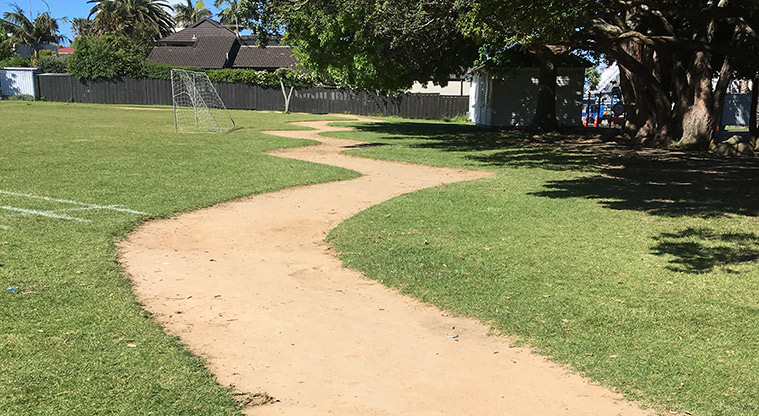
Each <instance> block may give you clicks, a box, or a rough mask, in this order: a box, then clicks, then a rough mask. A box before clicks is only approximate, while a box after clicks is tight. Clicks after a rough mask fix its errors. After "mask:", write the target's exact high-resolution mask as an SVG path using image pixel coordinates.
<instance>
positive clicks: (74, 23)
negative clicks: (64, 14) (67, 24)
mask: <svg viewBox="0 0 759 416" xmlns="http://www.w3.org/2000/svg"><path fill="white" fill-rule="evenodd" d="M93 24H94V22H93V21H92V20H90V19H88V18H82V17H75V18H73V19H71V33H72V34H73V35H74V38H75V39H76V38H77V37H78V36H81V35H90V34H92V33H93Z"/></svg>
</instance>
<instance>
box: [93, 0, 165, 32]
mask: <svg viewBox="0 0 759 416" xmlns="http://www.w3.org/2000/svg"><path fill="white" fill-rule="evenodd" d="M87 3H91V4H93V6H92V9H90V15H89V17H90V18H93V16H94V18H93V29H94V30H95V32H96V33H99V34H104V33H109V32H111V33H121V34H124V35H126V36H131V35H132V33H133V32H135V31H143V32H144V31H145V28H146V27H149V28H151V29H152V30H153V31H154V33H155V36H160V37H163V36H166V35H169V34H171V33H172V32H173V31H174V26H175V24H174V19H173V18H172V16H171V11H173V8H172V7H171V6H170V5H169V4H168V3H167V2H166V1H163V0H89V1H88V2H87Z"/></svg>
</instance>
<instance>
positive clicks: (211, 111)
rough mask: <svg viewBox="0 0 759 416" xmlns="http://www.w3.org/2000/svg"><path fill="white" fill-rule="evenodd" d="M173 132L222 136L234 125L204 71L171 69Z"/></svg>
mask: <svg viewBox="0 0 759 416" xmlns="http://www.w3.org/2000/svg"><path fill="white" fill-rule="evenodd" d="M171 94H172V101H173V105H174V131H176V132H177V133H226V132H228V131H230V130H232V129H234V128H235V122H234V120H232V116H231V115H229V111H227V107H226V106H224V102H223V101H222V100H221V97H219V93H218V92H217V91H216V88H214V87H213V84H211V80H209V79H208V75H207V74H206V73H205V72H195V71H187V70H184V69H172V70H171Z"/></svg>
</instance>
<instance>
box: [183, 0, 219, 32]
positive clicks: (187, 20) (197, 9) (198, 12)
mask: <svg viewBox="0 0 759 416" xmlns="http://www.w3.org/2000/svg"><path fill="white" fill-rule="evenodd" d="M174 11H175V12H176V14H175V15H174V19H175V20H176V22H177V23H178V24H180V25H182V26H185V27H187V26H190V25H192V24H194V23H197V22H198V21H200V20H201V19H203V18H205V17H211V16H213V13H211V11H210V10H208V8H207V7H206V4H205V3H204V2H203V0H197V1H195V2H194V3H193V1H192V0H186V3H177V4H175V5H174Z"/></svg>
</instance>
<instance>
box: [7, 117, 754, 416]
mask: <svg viewBox="0 0 759 416" xmlns="http://www.w3.org/2000/svg"><path fill="white" fill-rule="evenodd" d="M233 116H234V117H235V120H236V121H237V124H238V126H240V127H241V129H239V130H235V131H233V132H231V133H229V134H225V135H177V134H174V133H173V124H172V114H171V112H170V111H168V110H166V109H163V110H160V111H138V110H123V109H115V108H111V107H108V106H94V105H80V104H58V103H38V102H35V103H23V102H22V103H17V102H14V103H8V102H0V120H2V121H3V129H2V131H0V149H1V150H0V286H1V287H0V289H1V290H2V292H0V310H1V311H2V314H0V326H1V327H2V332H0V334H1V335H0V357H1V358H0V409H2V410H0V413H2V414H3V415H5V414H8V415H29V414H40V415H59V414H76V415H100V414H124V415H137V414H140V415H143V414H156V415H172V414H175V415H179V414H181V415H186V414H196V415H223V414H236V413H237V412H238V409H239V406H238V405H237V403H236V401H235V400H234V399H233V397H232V394H231V392H230V391H229V390H228V389H226V388H224V387H222V386H219V385H218V384H217V383H215V381H214V380H213V377H212V376H211V375H210V374H209V373H208V372H207V371H206V370H205V369H204V367H203V362H202V360H200V359H199V358H197V357H195V356H193V355H192V354H191V353H189V352H188V351H187V350H186V349H184V348H183V347H182V346H181V344H180V342H178V341H177V340H175V339H173V338H171V337H168V336H166V335H165V334H164V333H163V332H162V331H161V330H160V328H159V327H158V326H157V325H156V324H155V323H154V322H153V321H152V320H151V319H150V316H149V314H148V313H147V312H145V311H143V310H142V309H141V308H140V307H139V306H138V305H137V304H136V303H135V300H134V297H133V296H132V295H131V292H130V288H129V282H128V281H127V279H126V278H125V277H124V276H123V274H122V273H121V271H120V269H119V266H118V264H117V263H116V251H115V249H114V245H113V240H114V239H119V238H123V237H124V236H125V235H126V233H127V232H128V231H129V230H131V229H133V228H134V227H135V226H136V225H137V224H139V223H140V222H142V221H145V220H147V219H149V218H158V217H167V216H170V215H173V214H176V213H179V212H183V211H188V210H192V209H196V208H199V207H203V206H208V205H212V204H215V203H218V202H222V201H226V200H229V199H233V198H237V197H241V196H244V195H250V194H255V193H261V192H267V191H272V190H276V189H280V188H283V187H287V186H293V185H298V184H306V183H316V182H324V181H330V180H338V179H347V178H351V177H354V176H355V173H354V172H351V171H346V170H343V169H338V168H331V167H325V166H320V165H314V164H308V163H305V162H298V161H294V160H289V159H280V158H275V157H270V156H266V155H263V154H262V152H264V151H265V150H268V149H273V148H277V147H282V146H296V145H302V144H304V143H305V142H304V141H297V140H289V139H282V138H274V137H270V136H265V135H262V134H259V133H258V132H259V131H261V130H272V129H293V128H294V127H293V126H287V125H286V122H289V121H296V120H308V119H323V117H319V116H309V115H301V114H299V115H283V114H278V113H254V112H233ZM356 126H357V127H359V129H360V131H359V132H355V133H339V134H337V133H332V134H334V135H336V136H337V135H341V136H345V137H351V138H356V139H360V140H365V141H370V142H373V143H376V144H377V145H376V146H372V147H366V148H362V149H359V150H351V151H350V152H351V153H353V154H357V155H363V156H369V157H376V158H382V159H391V160H403V161H411V162H418V163H426V164H431V165H439V166H458V167H465V168H471V169H483V170H491V171H493V172H496V174H497V175H496V176H495V177H493V178H489V179H485V180H480V181H475V182H469V183H461V184H453V185H448V186H444V187H441V188H436V189H430V190H425V191H421V192H417V193H414V194H410V195H405V196H402V197H399V198H396V199H393V200H391V201H389V202H387V203H384V204H381V205H379V206H377V207H374V208H372V209H370V210H368V211H366V212H364V213H361V214H359V215H358V216H356V217H355V218H353V219H351V220H349V221H347V222H346V223H343V224H342V225H341V226H339V227H338V228H337V229H336V230H334V231H333V232H332V233H331V235H330V241H332V242H333V243H334V244H335V245H336V247H337V248H338V250H339V251H341V252H343V253H345V254H344V255H342V257H343V259H344V260H345V261H346V262H347V264H348V265H350V266H351V267H353V268H357V269H360V270H363V271H364V272H366V273H367V275H369V276H370V277H373V278H375V279H379V280H382V281H383V282H384V283H386V284H388V285H390V286H393V287H396V288H399V289H400V290H402V291H403V292H405V293H409V294H412V295H413V296H416V297H418V298H419V299H422V300H423V301H427V302H433V303H435V304H437V305H440V306H442V307H445V308H447V309H449V310H451V311H454V312H456V313H460V314H466V315H471V316H476V317H479V318H480V319H482V320H483V321H485V322H487V323H490V324H491V325H493V326H494V327H495V328H496V329H498V330H499V331H501V332H503V333H505V334H507V335H509V336H512V337H516V338H517V339H519V340H521V342H527V343H529V344H530V345H531V346H533V347H535V348H538V349H540V351H542V352H543V353H544V354H547V355H550V356H551V357H553V359H555V360H557V361H560V362H565V363H570V364H571V365H572V366H573V367H574V368H575V369H577V370H579V371H581V372H583V373H585V374H587V375H589V376H590V377H593V378H594V379H596V380H599V381H600V382H602V383H604V384H605V385H608V386H614V387H617V388H619V389H620V390H621V391H623V392H624V393H626V394H627V395H628V397H630V398H633V399H640V400H643V401H644V402H646V403H649V404H653V405H655V406H658V407H660V408H661V407H662V406H663V407H666V409H667V410H673V411H681V412H685V411H688V412H691V413H692V414H694V415H754V414H759V378H757V377H756V374H757V373H759V313H758V312H759V296H758V295H759V270H758V269H757V259H758V258H759V224H758V223H757V218H756V217H757V214H759V198H757V197H756V190H757V188H758V187H757V181H759V167H758V166H757V164H756V163H755V162H751V161H748V160H744V159H737V160H728V161H718V162H715V161H714V160H711V159H709V158H705V157H701V156H698V155H695V156H683V157H668V158H662V157H645V156H635V155H632V154H619V153H618V152H613V151H609V150H608V149H605V148H599V147H592V148H591V147H588V146H583V145H578V146H575V147H573V148H567V147H561V146H559V145H557V144H549V143H543V144H540V145H534V144H530V143H527V142H525V141H523V140H522V139H521V136H520V135H517V134H511V133H505V134H502V133H495V132H486V131H482V130H478V129H474V128H471V127H467V126H463V125H460V124H444V123H428V122H409V121H404V120H391V121H390V122H389V123H385V124H380V125H366V124H357V125H356ZM388 214H389V215H388ZM15 287H17V289H16V291H15V292H14V291H7V290H5V289H6V288H15Z"/></svg>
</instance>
